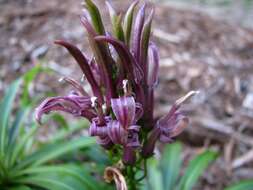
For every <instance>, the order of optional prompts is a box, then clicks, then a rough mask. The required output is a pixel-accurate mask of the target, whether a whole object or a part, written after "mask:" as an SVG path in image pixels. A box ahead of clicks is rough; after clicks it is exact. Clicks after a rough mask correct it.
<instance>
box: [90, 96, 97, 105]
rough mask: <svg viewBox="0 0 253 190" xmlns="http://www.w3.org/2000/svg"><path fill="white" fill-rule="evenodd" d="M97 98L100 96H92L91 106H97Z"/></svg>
mask: <svg viewBox="0 0 253 190" xmlns="http://www.w3.org/2000/svg"><path fill="white" fill-rule="evenodd" d="M97 99H98V98H97V97H96V96H93V97H91V98H90V101H91V106H92V107H96V105H97Z"/></svg>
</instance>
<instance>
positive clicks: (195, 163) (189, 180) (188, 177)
mask: <svg viewBox="0 0 253 190" xmlns="http://www.w3.org/2000/svg"><path fill="white" fill-rule="evenodd" d="M216 157H217V153H215V152H211V151H205V152H204V153H202V154H200V155H198V156H196V157H195V158H194V159H193V160H191V161H190V163H189V165H188V167H187V168H186V171H185V174H184V176H183V177H182V178H181V180H180V182H179V188H178V189H179V190H191V189H192V188H193V186H194V185H195V183H196V182H197V180H198V178H199V177H200V175H201V174H202V173H203V172H204V170H205V169H206V168H207V167H208V165H209V164H210V162H212V161H214V160H215V159H216Z"/></svg>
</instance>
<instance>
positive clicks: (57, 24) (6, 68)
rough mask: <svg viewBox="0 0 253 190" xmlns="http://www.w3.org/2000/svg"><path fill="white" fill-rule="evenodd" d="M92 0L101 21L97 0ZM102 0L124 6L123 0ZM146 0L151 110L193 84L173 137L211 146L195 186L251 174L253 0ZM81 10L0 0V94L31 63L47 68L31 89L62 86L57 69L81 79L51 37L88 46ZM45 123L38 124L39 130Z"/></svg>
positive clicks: (56, 2) (191, 147) (196, 148)
mask: <svg viewBox="0 0 253 190" xmlns="http://www.w3.org/2000/svg"><path fill="white" fill-rule="evenodd" d="M96 2H97V3H98V5H99V6H100V8H101V10H102V11H103V15H104V16H103V19H104V20H105V21H107V22H108V21H109V18H108V14H107V12H106V9H105V3H104V1H102V0H97V1H96ZM110 2H111V3H112V4H113V6H114V7H115V8H117V10H119V11H125V10H126V8H127V6H128V5H129V4H130V2H131V1H130V0H117V1H116V0H111V1H110ZM152 4H153V6H155V18H154V24H153V37H152V40H153V41H154V42H156V43H157V45H158V47H159V52H160V58H161V60H160V73H159V86H158V87H157V90H156V95H155V96H156V112H155V114H156V116H160V115H163V114H164V113H166V112H167V111H168V110H169V107H170V105H171V104H172V103H173V102H174V101H175V100H176V99H177V98H179V97H181V96H182V95H184V94H185V93H187V92H188V91H190V90H199V91H200V94H199V95H198V96H196V97H195V98H193V99H192V101H191V102H188V103H187V104H186V105H185V106H184V107H183V110H184V112H185V113H186V114H187V115H189V116H190V118H191V125H190V127H189V128H187V130H186V132H184V133H183V134H182V135H180V137H179V140H180V141H182V142H183V143H184V151H183V157H184V160H187V159H190V158H191V157H192V156H193V155H194V154H196V153H198V152H200V151H201V150H203V149H204V148H210V149H213V150H216V151H218V152H219V158H218V159H217V161H216V162H215V163H214V164H213V165H212V166H211V167H210V168H209V169H208V170H207V172H206V173H205V174H204V176H203V177H202V180H201V182H200V183H199V185H198V187H197V189H201V190H202V189H205V190H209V189H216V190H219V189H223V188H224V187H225V186H227V185H228V184H231V183H234V182H237V181H239V180H241V179H253V138H252V134H253V1H252V0H153V1H149V6H151V5H152ZM81 11H82V6H81V0H65V1H62V0H51V1H46V0H45V1H39V0H0V97H2V95H3V93H4V91H5V89H6V88H7V87H8V85H9V84H10V83H11V81H12V80H14V79H15V78H17V77H18V76H21V75H22V74H23V73H25V72H26V71H27V70H28V69H30V68H33V67H34V66H35V65H36V64H42V65H43V66H45V67H49V68H50V69H52V70H54V71H55V74H51V75H48V74H41V75H39V77H37V79H36V82H35V83H34V85H33V87H32V88H31V89H30V93H31V94H33V95H34V96H38V94H41V93H43V94H44V93H47V94H58V95H63V94H66V93H67V92H68V91H69V86H66V85H64V84H62V83H59V82H58V79H59V78H60V77H62V76H71V77H73V78H75V79H76V80H81V77H82V74H81V72H80V71H79V70H78V67H77V65H76V64H75V63H74V60H73V59H72V58H71V57H70V56H69V55H68V53H67V52H66V51H65V50H64V49H63V48H58V47H56V46H55V45H53V41H54V40H56V39H66V40H68V41H71V42H73V43H76V44H77V45H78V46H79V47H81V48H82V50H83V51H84V52H86V53H89V51H90V50H89V48H88V43H87V39H86V34H85V30H84V28H83V27H82V26H81V24H80V22H79V15H80V14H81ZM87 88H88V87H87ZM69 119H70V121H71V120H73V118H72V117H70V118H69ZM43 130H44V131H43ZM51 130H52V129H50V128H47V126H45V127H44V128H43V129H42V131H41V137H40V138H41V139H43V138H47V136H48V135H50V134H51V132H52V131H51Z"/></svg>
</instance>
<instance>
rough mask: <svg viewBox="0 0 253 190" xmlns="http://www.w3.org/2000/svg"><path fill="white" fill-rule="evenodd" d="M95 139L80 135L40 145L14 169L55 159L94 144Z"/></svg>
mask: <svg viewBox="0 0 253 190" xmlns="http://www.w3.org/2000/svg"><path fill="white" fill-rule="evenodd" d="M95 142H96V141H95V139H94V138H92V137H81V138H78V139H74V140H71V141H67V142H61V143H55V144H52V145H51V144H50V145H47V146H45V147H42V148H41V149H40V150H38V151H37V152H34V153H33V154H31V155H30V156H27V158H25V159H24V160H23V161H21V163H20V164H19V165H18V167H17V168H16V169H20V168H24V167H26V166H28V165H31V166H33V167H35V166H39V165H41V164H43V163H45V162H47V161H49V160H52V159H55V158H57V157H59V156H62V155H64V154H66V153H68V152H70V151H73V150H76V149H79V148H84V147H89V146H91V145H93V144H95Z"/></svg>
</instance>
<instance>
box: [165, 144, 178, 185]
mask: <svg viewBox="0 0 253 190" xmlns="http://www.w3.org/2000/svg"><path fill="white" fill-rule="evenodd" d="M181 152H182V145H181V143H173V144H169V145H167V146H166V147H165V150H164V152H163V155H162V159H161V162H160V169H161V171H162V176H163V184H164V189H166V190H169V189H173V188H174V187H175V185H176V181H177V179H178V177H179V173H180V168H181V164H182V160H181V158H180V156H181Z"/></svg>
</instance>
